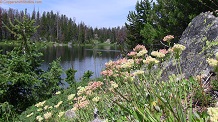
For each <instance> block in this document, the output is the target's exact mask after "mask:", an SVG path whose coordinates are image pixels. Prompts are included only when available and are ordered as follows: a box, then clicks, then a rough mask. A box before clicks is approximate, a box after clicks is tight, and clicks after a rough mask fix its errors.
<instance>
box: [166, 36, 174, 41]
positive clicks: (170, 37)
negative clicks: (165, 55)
mask: <svg viewBox="0 0 218 122" xmlns="http://www.w3.org/2000/svg"><path fill="white" fill-rule="evenodd" d="M172 39H174V36H173V35H167V36H165V37H164V38H163V41H165V42H167V41H170V40H172Z"/></svg>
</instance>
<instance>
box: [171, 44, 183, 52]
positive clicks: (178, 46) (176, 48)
mask: <svg viewBox="0 0 218 122" xmlns="http://www.w3.org/2000/svg"><path fill="white" fill-rule="evenodd" d="M185 49H186V47H185V46H183V45H181V44H175V45H174V46H173V47H172V50H173V51H174V52H181V51H183V50H185Z"/></svg>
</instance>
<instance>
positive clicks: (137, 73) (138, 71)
mask: <svg viewBox="0 0 218 122" xmlns="http://www.w3.org/2000/svg"><path fill="white" fill-rule="evenodd" d="M144 73H145V71H142V70H136V71H135V72H134V73H133V75H134V76H137V75H143V74H144Z"/></svg>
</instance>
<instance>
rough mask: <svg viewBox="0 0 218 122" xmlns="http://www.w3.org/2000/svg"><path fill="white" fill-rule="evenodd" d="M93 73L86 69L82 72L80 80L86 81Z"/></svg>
mask: <svg viewBox="0 0 218 122" xmlns="http://www.w3.org/2000/svg"><path fill="white" fill-rule="evenodd" d="M93 74H94V72H92V71H90V70H88V71H86V72H84V74H83V76H82V81H88V80H90V77H92V75H93Z"/></svg>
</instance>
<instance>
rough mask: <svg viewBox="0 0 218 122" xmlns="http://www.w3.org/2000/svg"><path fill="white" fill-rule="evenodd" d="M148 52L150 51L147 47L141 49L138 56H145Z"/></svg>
mask: <svg viewBox="0 0 218 122" xmlns="http://www.w3.org/2000/svg"><path fill="white" fill-rule="evenodd" d="M146 53H148V51H147V50H146V49H143V50H141V51H139V53H137V56H138V57H141V56H144V55H145V54H146Z"/></svg>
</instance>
